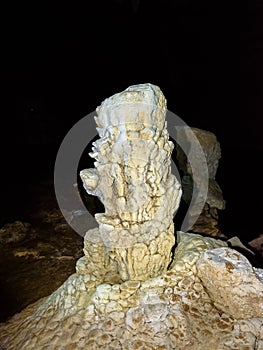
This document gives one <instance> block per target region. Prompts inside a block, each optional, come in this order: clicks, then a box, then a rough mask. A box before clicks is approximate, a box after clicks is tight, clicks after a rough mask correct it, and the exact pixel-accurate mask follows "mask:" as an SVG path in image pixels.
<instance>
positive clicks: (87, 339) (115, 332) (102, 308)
mask: <svg viewBox="0 0 263 350" xmlns="http://www.w3.org/2000/svg"><path fill="white" fill-rule="evenodd" d="M97 111H98V118H97V124H98V131H99V135H100V139H99V140H98V141H96V143H95V144H94V149H93V156H94V157H95V158H96V162H95V169H88V170H84V171H82V172H81V177H82V179H83V182H84V186H85V188H86V190H87V191H88V192H89V193H93V194H94V195H98V196H99V197H100V198H101V200H102V201H103V203H104V206H105V213H103V214H102V213H101V214H98V215H97V216H96V219H97V221H98V223H99V227H97V228H94V229H92V230H89V231H88V232H87V234H86V236H85V239H84V256H83V257H82V258H81V259H80V260H79V261H78V263H77V265H76V273H75V274H73V275H72V276H70V277H69V278H68V280H67V281H66V282H65V283H64V284H63V285H62V286H61V287H60V288H59V289H58V290H57V291H55V292H54V293H53V294H51V295H50V296H49V297H47V298H44V299H41V300H39V301H38V302H37V303H35V304H33V305H30V306H28V307H27V308H26V309H24V310H23V311H22V312H21V313H20V314H17V315H15V316H14V317H12V318H11V319H10V320H9V321H8V322H6V323H5V324H1V325H0V349H1V350H4V349H5V350H7V349H8V350H9V349H10V350H31V349H32V350H33V349H34V350H55V349H61V350H62V349H63V350H70V349H72V350H73V349H74V350H75V349H96V350H97V349H109V350H110V349H111V350H113V349H116V350H117V349H118V350H119V349H124V350H126V349H127V350H129V349H130V350H135V349H136V350H140V349H141V350H142V349H152V350H153V349H154V350H156V349H159V350H161V349H171V350H172V349H190V350H199V349H200V350H201V349H202V350H213V349H214V350H221V349H222V350H223V349H243V350H245V349H258V350H259V349H263V270H261V269H255V268H253V267H252V266H251V264H250V263H249V261H248V260H247V259H246V258H245V257H244V256H242V255H241V254H240V253H238V252H236V251H235V250H233V249H231V248H229V247H228V245H227V243H226V242H224V241H221V240H217V239H215V238H212V237H203V236H201V235H198V234H193V233H184V232H177V247H176V249H175V251H174V254H172V253H171V252H172V250H173V249H172V248H173V246H174V244H175V239H174V234H173V225H172V220H173V214H174V211H175V210H176V209H177V207H178V205H179V201H180V197H181V188H180V184H179V181H178V180H177V179H176V177H175V176H174V175H172V174H171V168H170V155H171V151H172V147H173V145H172V144H171V143H170V142H169V139H168V133H167V130H166V124H165V111H166V101H165V98H164V96H163V94H162V92H161V91H160V89H159V88H158V87H156V86H154V85H151V84H143V85H137V86H132V87H130V88H128V89H127V90H125V91H124V92H122V93H120V94H116V95H114V96H113V97H111V98H109V99H107V100H106V101H104V102H103V103H102V105H101V107H100V108H98V110H97Z"/></svg>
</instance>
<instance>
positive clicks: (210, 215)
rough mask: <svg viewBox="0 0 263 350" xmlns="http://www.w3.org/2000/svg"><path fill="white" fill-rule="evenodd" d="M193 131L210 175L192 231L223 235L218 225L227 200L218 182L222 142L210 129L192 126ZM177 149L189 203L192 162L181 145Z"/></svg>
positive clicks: (185, 194) (191, 185) (183, 133)
mask: <svg viewBox="0 0 263 350" xmlns="http://www.w3.org/2000/svg"><path fill="white" fill-rule="evenodd" d="M191 131H192V132H194V135H195V136H196V137H197V140H198V141H199V142H200V144H201V146H202V149H203V152H204V155H205V158H206V162H207V167H208V175H209V184H208V193H207V197H206V204H205V207H204V209H203V211H202V213H201V215H200V216H199V218H198V220H197V221H196V223H195V224H194V225H193V227H192V228H191V231H192V232H199V233H204V234H208V235H210V236H214V237H223V236H224V235H222V233H221V231H220V229H219V227H218V210H223V209H225V201H224V199H223V194H222V191H221V188H220V186H219V185H218V183H217V182H216V172H217V169H218V163H219V159H220V158H221V148H220V143H219V142H218V140H217V138H216V135H214V134H213V133H212V132H210V131H206V130H201V129H198V128H191ZM191 135H192V133H188V132H187V130H182V133H179V135H178V137H184V138H186V139H189V138H190V137H192V136H191ZM176 151H177V153H176V158H177V161H178V163H179V167H180V169H181V171H182V173H183V178H182V186H183V199H184V201H185V202H186V203H187V204H188V205H189V203H190V201H191V197H192V188H193V179H192V170H191V164H190V162H189V160H188V159H187V157H186V154H185V153H184V152H183V151H182V149H181V148H180V146H179V145H177V146H176ZM192 152H194V150H192ZM193 156H194V157H196V158H198V156H199V155H198V153H196V154H194V155H193ZM199 181H202V174H200V178H199ZM193 209H194V208H193ZM193 209H192V210H193Z"/></svg>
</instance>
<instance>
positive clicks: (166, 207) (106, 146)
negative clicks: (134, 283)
mask: <svg viewBox="0 0 263 350" xmlns="http://www.w3.org/2000/svg"><path fill="white" fill-rule="evenodd" d="M97 112H98V117H97V118H96V123H97V125H98V128H97V130H98V132H99V135H100V139H99V140H97V141H96V142H94V143H93V152H92V153H91V154H90V155H91V157H93V158H95V159H96V162H95V163H94V164H95V169H85V170H82V171H81V173H80V176H81V178H82V180H83V184H84V187H85V189H86V190H87V192H88V193H89V194H93V195H96V196H98V197H99V198H100V200H101V201H102V203H103V204H104V207H105V213H100V214H96V216H95V218H96V220H97V222H98V223H99V232H98V235H99V236H100V237H101V240H102V242H103V244H104V245H105V247H106V248H105V249H106V250H107V253H105V254H108V255H109V258H110V260H111V261H115V262H116V263H117V266H116V268H117V270H118V272H119V275H120V278H121V279H122V280H129V279H135V280H136V279H138V280H146V279H147V278H149V277H154V276H157V275H159V274H160V273H162V272H163V271H165V269H166V268H167V266H168V265H169V263H170V262H171V249H172V247H173V245H174V244H175V240H174V232H173V231H174V229H173V216H174V213H175V211H176V210H177V208H178V206H179V202H180V199H181V194H182V191H181V186H180V183H179V181H178V180H177V179H176V177H175V176H174V175H173V174H172V173H171V152H172V150H173V147H174V145H173V143H172V142H171V141H169V135H168V132H167V129H166V121H165V115H166V100H165V98H164V95H163V93H162V92H161V90H160V89H159V88H158V87H157V86H154V85H151V84H141V85H134V86H131V87H129V88H128V89H126V90H125V91H123V92H121V93H119V94H116V95H113V96H112V97H110V98H108V99H106V100H105V101H104V102H103V103H102V104H101V106H100V107H98V108H97ZM88 236H89V233H88ZM88 249H89V248H88V247H87V250H88Z"/></svg>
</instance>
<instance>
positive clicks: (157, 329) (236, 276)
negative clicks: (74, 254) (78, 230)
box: [0, 233, 263, 350]
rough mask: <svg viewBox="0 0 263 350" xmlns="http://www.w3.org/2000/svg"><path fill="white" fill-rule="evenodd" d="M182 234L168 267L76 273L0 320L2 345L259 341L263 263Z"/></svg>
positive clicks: (229, 345) (233, 345)
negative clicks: (136, 275)
mask: <svg viewBox="0 0 263 350" xmlns="http://www.w3.org/2000/svg"><path fill="white" fill-rule="evenodd" d="M178 241H179V244H178V248H177V250H176V254H175V256H174V260H173V262H172V264H171V267H170V269H169V270H168V271H166V272H165V273H163V274H162V275H161V276H158V277H155V278H152V279H149V280H148V281H142V282H140V281H126V282H120V283H107V282H106V283H105V282H104V283H102V282H101V281H100V280H99V279H98V277H97V276H96V275H94V273H90V274H89V273H85V274H84V273H83V271H82V272H77V273H76V274H74V275H72V276H71V277H69V279H68V280H67V281H66V282H65V283H64V284H63V285H62V286H61V287H60V288H59V289H58V290H57V291H56V292H55V293H53V294H52V295H51V296H49V297H47V298H45V299H41V300H40V301H38V302H37V303H35V304H33V305H30V306H28V307H27V308H26V309H24V310H23V311H22V312H21V313H20V314H17V315H16V316H14V317H13V318H12V319H10V320H9V321H8V322H7V323H5V324H2V325H0V347H1V349H8V350H9V349H10V350H15V349H21V350H31V349H32V350H33V349H34V350H35V349H37V350H43V349H45V350H52V349H94V350H95V349H118V350H119V349H125V350H126V349H128V350H129V349H131V350H133V349H193V350H199V349H200V350H208V349H210V350H221V349H237V350H238V349H257V350H260V349H262V346H263V317H262V307H263V298H262V290H263V270H260V269H253V267H252V266H251V265H250V264H249V262H248V261H247V260H246V259H245V258H244V257H243V256H242V255H241V254H239V253H238V252H236V251H234V250H232V249H230V248H228V247H227V246H226V243H225V242H223V241H220V240H216V239H213V238H208V237H207V238H204V237H202V236H200V235H197V234H190V233H189V234H185V233H178ZM88 244H89V240H88ZM243 277H244V279H243ZM212 282H213V283H212ZM224 286H226V288H225V289H224ZM217 288H220V289H219V293H217ZM251 293H254V294H252V296H253V297H251ZM256 294H257V295H256Z"/></svg>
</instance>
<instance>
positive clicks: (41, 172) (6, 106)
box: [0, 0, 263, 240]
mask: <svg viewBox="0 0 263 350" xmlns="http://www.w3.org/2000/svg"><path fill="white" fill-rule="evenodd" d="M231 6H232V7H231ZM262 11H263V3H262V2H260V1H256V0H255V1H254V0H252V1H249V3H246V4H245V5H242V4H241V3H239V4H238V5H237V6H236V4H235V6H234V4H233V5H231V4H230V3H224V2H211V1H192V0H162V1H161V0H159V1H150V0H106V1H103V0H97V1H89V2H86V5H85V6H81V5H80V4H79V3H78V4H76V5H75V4H74V5H72V4H71V3H68V4H66V3H63V6H58V5H55V4H54V3H53V4H52V5H48V4H45V5H41V4H39V3H38V2H35V3H34V4H32V3H30V4H25V3H24V2H23V3H20V4H15V5H14V4H13V5H10V7H9V8H8V5H6V8H5V9H4V10H3V12H2V14H3V21H2V26H3V28H2V30H1V34H2V39H1V44H0V45H1V52H2V54H1V58H2V64H1V66H0V67H1V68H0V69H1V78H0V79H1V83H2V93H1V95H2V98H3V102H2V104H1V112H2V117H1V130H2V133H1V136H2V137H1V143H2V144H1V153H2V156H1V177H2V182H1V184H2V191H1V192H2V196H1V202H2V209H1V212H2V215H1V217H2V218H1V224H4V223H5V222H10V221H12V220H14V219H16V218H19V216H20V215H21V213H22V212H23V211H24V210H25V208H28V207H29V206H30V205H32V203H34V196H35V194H34V191H32V184H38V183H39V182H41V181H45V180H50V179H51V180H52V178H53V167H54V163H55V158H56V154H57V151H58V148H59V146H60V143H61V142H62V140H63V138H64V136H65V135H66V133H67V132H68V131H69V129H70V128H71V127H72V126H73V125H74V124H75V123H76V122H77V121H79V120H80V119H81V118H83V117H84V116H85V115H87V114H89V113H91V112H92V111H94V110H95V109H96V107H97V106H98V105H99V104H100V103H101V102H102V101H103V100H104V99H105V98H107V97H109V96H111V95H112V94H114V93H117V92H120V91H122V90H124V89H125V88H127V87H128V86H129V85H133V84H138V83H145V82H150V83H153V84H156V85H158V86H160V88H161V89H162V91H163V93H164V95H165V97H166V98H167V101H168V109H169V110H170V111H172V112H174V113H176V114H177V115H179V116H180V117H181V118H182V119H183V120H184V121H185V122H186V123H187V124H188V125H189V126H194V127H198V128H202V129H206V130H209V131H212V132H214V133H215V134H216V135H217V137H218V140H219V142H220V144H221V148H222V158H221V160H220V163H219V170H218V175H217V181H218V183H219V184H220V186H221V188H222V190H223V193H224V197H225V199H226V210H225V211H224V212H222V213H221V214H220V225H221V227H222V231H223V232H225V233H226V234H227V235H230V236H231V235H238V236H240V237H244V238H246V240H251V239H253V237H257V236H258V235H259V234H263V229H262V224H261V217H262V196H263V186H262V176H261V172H260V165H262V155H263V137H262V136H263V133H262V128H263V119H262V112H263V105H262V97H263V66H262V62H263V21H262V13H263V12H262Z"/></svg>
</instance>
